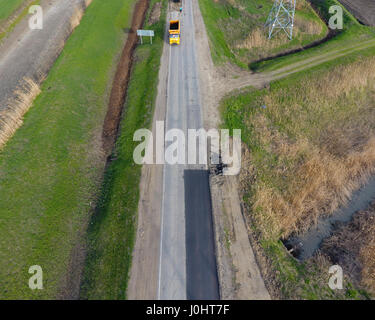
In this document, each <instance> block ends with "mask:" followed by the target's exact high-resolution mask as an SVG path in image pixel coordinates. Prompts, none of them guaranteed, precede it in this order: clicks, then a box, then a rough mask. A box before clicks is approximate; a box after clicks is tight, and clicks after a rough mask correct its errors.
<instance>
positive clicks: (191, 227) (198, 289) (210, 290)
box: [184, 170, 220, 300]
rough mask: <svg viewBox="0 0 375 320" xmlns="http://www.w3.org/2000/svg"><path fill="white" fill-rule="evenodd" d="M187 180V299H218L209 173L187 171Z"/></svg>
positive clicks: (185, 175) (185, 177)
mask: <svg viewBox="0 0 375 320" xmlns="http://www.w3.org/2000/svg"><path fill="white" fill-rule="evenodd" d="M184 181H185V221H186V232H185V234H186V282H187V289H186V290H187V299H188V300H195V299H200V300H215V299H219V298H220V297H219V282H218V277H217V268H216V257H215V243H214V231H213V220H212V205H211V195H210V187H209V172H208V171H207V170H185V171H184Z"/></svg>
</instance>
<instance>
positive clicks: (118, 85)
mask: <svg viewBox="0 0 375 320" xmlns="http://www.w3.org/2000/svg"><path fill="white" fill-rule="evenodd" d="M148 7H149V0H139V1H138V2H137V4H136V6H135V8H134V13H133V18H132V24H131V28H130V30H129V34H128V38H127V41H126V43H125V47H124V49H123V51H122V55H121V58H120V62H119V64H118V66H117V71H116V74H115V77H114V79H113V85H112V91H111V96H110V100H109V105H108V110H107V114H106V117H105V120H104V125H103V135H102V137H103V149H104V150H105V152H106V153H107V155H109V154H110V153H111V152H112V149H113V145H114V143H115V141H116V137H117V132H118V127H119V124H120V120H121V114H122V110H123V106H124V102H125V98H126V91H127V87H128V82H129V78H130V74H131V67H132V62H133V59H132V57H133V52H134V49H135V47H136V45H137V43H138V36H137V29H140V28H141V27H142V25H143V22H144V19H145V15H146V12H147V9H148Z"/></svg>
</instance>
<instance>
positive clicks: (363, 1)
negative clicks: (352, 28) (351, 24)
mask: <svg viewBox="0 0 375 320" xmlns="http://www.w3.org/2000/svg"><path fill="white" fill-rule="evenodd" d="M339 1H340V2H341V3H342V4H343V5H344V6H345V7H346V8H347V9H348V10H349V11H350V12H351V13H352V14H353V15H354V16H355V17H356V18H357V19H358V20H359V21H360V22H361V23H363V24H366V25H369V26H375V1H374V0H339Z"/></svg>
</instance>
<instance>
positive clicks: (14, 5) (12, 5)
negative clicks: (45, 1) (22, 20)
mask: <svg viewBox="0 0 375 320" xmlns="http://www.w3.org/2000/svg"><path fill="white" fill-rule="evenodd" d="M25 1H26V0H0V23H2V22H3V21H4V20H6V19H8V18H9V16H10V15H12V13H13V12H14V11H16V10H17V9H18V8H19V6H20V5H21V4H22V3H23V2H25Z"/></svg>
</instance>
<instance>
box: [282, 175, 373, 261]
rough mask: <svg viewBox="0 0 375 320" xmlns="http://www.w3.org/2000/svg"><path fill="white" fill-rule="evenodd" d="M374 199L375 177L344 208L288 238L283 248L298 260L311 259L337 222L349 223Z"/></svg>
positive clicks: (355, 193) (354, 194)
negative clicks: (301, 232)
mask: <svg viewBox="0 0 375 320" xmlns="http://www.w3.org/2000/svg"><path fill="white" fill-rule="evenodd" d="M374 199H375V177H372V178H370V180H369V181H368V183H367V184H366V185H364V186H363V187H362V188H360V189H359V190H357V191H356V192H354V193H353V196H352V198H351V199H350V200H349V203H348V205H347V206H346V207H344V208H340V209H338V210H336V211H335V212H334V213H333V214H332V215H330V216H329V217H327V218H322V219H320V220H319V221H318V224H317V225H316V226H315V227H313V228H311V229H310V230H309V231H307V232H306V233H305V234H303V235H301V236H299V237H291V238H289V239H288V240H286V241H285V242H284V244H285V246H286V247H287V249H288V250H289V249H291V248H294V250H293V252H291V253H292V254H293V255H294V256H295V257H296V258H298V259H299V260H305V259H307V258H309V257H311V256H312V255H313V254H314V252H315V251H316V250H317V249H318V248H319V247H320V244H321V242H322V241H323V240H324V239H325V238H327V237H329V236H330V235H331V234H332V231H333V230H334V226H335V224H336V223H337V222H343V223H346V222H349V221H350V220H351V219H352V216H353V215H354V214H355V213H356V212H358V211H361V210H365V209H367V207H368V206H369V204H370V203H371V202H372V201H373V200H374Z"/></svg>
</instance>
